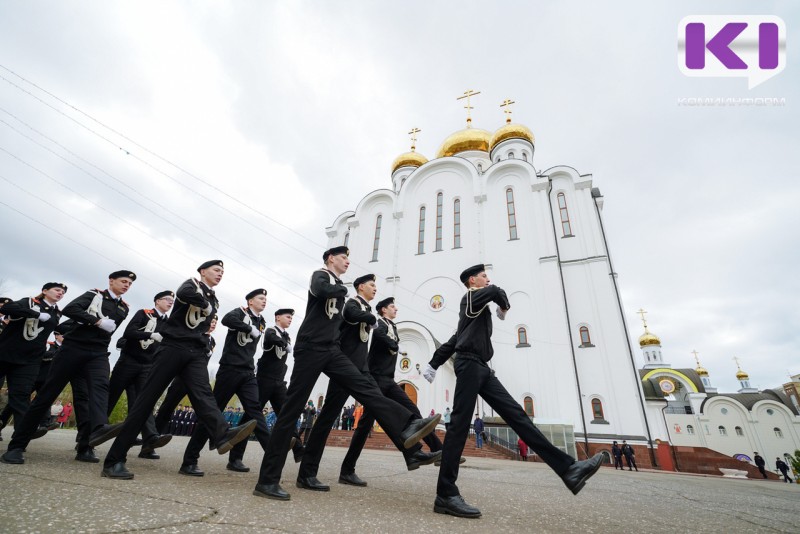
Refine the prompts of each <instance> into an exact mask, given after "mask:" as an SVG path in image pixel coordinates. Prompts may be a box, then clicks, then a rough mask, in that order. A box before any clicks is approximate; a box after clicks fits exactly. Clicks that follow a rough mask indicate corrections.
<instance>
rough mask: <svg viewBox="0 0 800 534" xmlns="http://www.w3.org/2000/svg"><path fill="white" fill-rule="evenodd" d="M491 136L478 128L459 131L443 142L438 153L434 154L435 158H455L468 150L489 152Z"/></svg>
mask: <svg viewBox="0 0 800 534" xmlns="http://www.w3.org/2000/svg"><path fill="white" fill-rule="evenodd" d="M491 138H492V134H491V133H490V132H487V131H486V130H482V129H480V128H465V129H464V130H459V131H457V132H456V133H454V134H451V135H450V137H448V138H447V139H445V140H444V143H442V146H441V147H439V152H437V153H436V157H437V158H445V157H447V156H455V155H456V154H458V153H460V152H466V151H468V150H480V151H481V152H489V141H490V140H491Z"/></svg>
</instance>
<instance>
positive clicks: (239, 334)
mask: <svg viewBox="0 0 800 534" xmlns="http://www.w3.org/2000/svg"><path fill="white" fill-rule="evenodd" d="M222 324H223V325H224V326H227V327H228V335H226V336H225V345H224V346H223V347H222V358H220V360H219V364H220V365H228V366H231V367H241V368H244V369H250V370H251V371H252V370H254V369H255V367H256V366H255V363H254V358H255V355H256V350H257V349H258V339H259V338H258V337H255V338H254V337H253V336H252V335H251V332H252V328H253V327H255V328H256V329H257V330H258V331H259V332H263V331H264V328H265V327H266V325H267V323H266V321H264V318H263V317H259V316H256V315H255V314H254V313H253V312H252V311H250V308H248V307H242V308H235V309H233V310H231V311H229V312H228V313H226V314H225V317H223V318H222Z"/></svg>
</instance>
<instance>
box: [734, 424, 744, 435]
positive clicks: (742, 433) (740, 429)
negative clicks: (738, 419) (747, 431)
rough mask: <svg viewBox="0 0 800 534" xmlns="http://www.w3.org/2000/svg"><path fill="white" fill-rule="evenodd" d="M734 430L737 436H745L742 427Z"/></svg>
mask: <svg viewBox="0 0 800 534" xmlns="http://www.w3.org/2000/svg"><path fill="white" fill-rule="evenodd" d="M734 430H735V431H736V435H737V436H744V431H743V430H742V427H740V426H737V427H736V428H734Z"/></svg>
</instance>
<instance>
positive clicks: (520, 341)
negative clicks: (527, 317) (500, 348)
mask: <svg viewBox="0 0 800 534" xmlns="http://www.w3.org/2000/svg"><path fill="white" fill-rule="evenodd" d="M519 347H530V344H529V343H528V331H527V330H526V329H525V327H524V326H520V327H519V328H517V348H519Z"/></svg>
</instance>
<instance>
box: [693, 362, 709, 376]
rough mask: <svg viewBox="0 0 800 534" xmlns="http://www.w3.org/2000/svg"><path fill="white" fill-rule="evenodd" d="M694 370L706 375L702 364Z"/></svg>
mask: <svg viewBox="0 0 800 534" xmlns="http://www.w3.org/2000/svg"><path fill="white" fill-rule="evenodd" d="M695 371H696V372H697V374H698V375H700V376H708V371H706V368H705V367H703V366H702V365H698V366H697V368H696V369H695Z"/></svg>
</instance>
